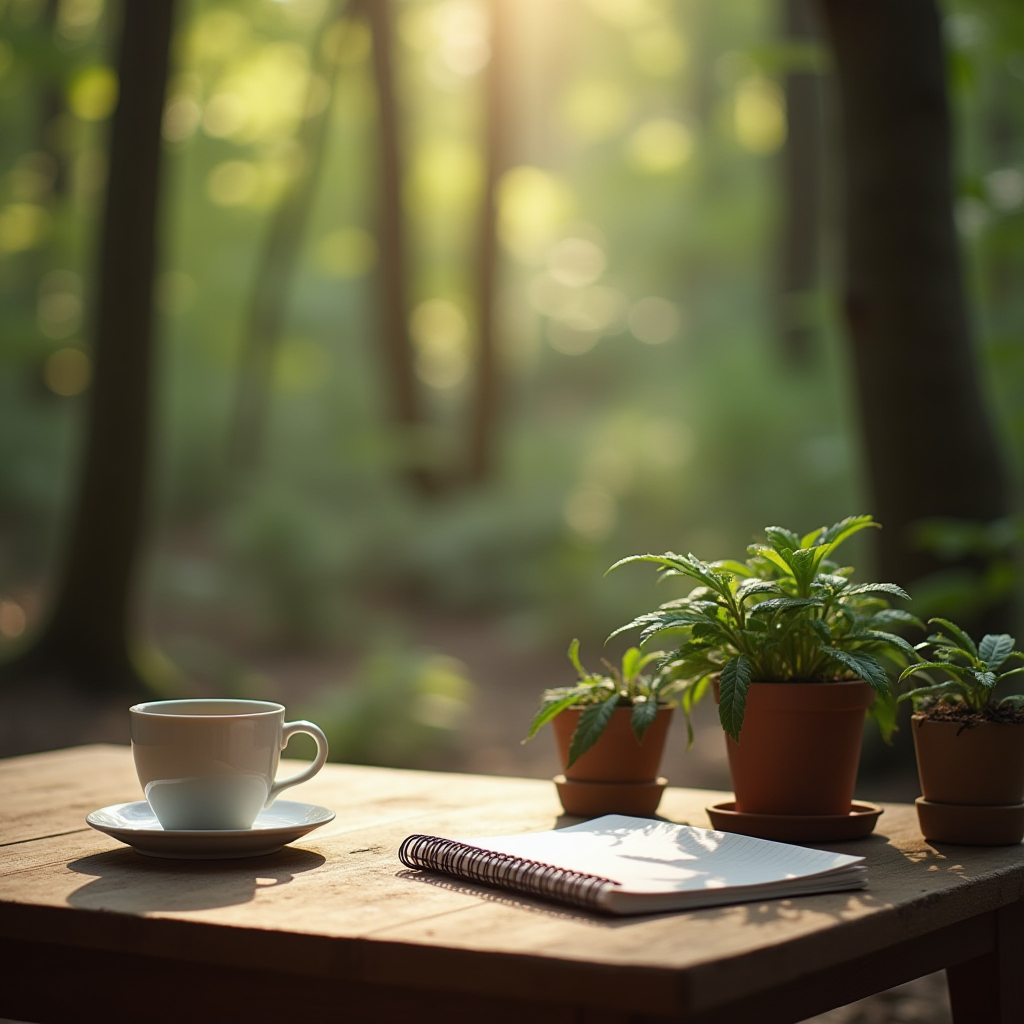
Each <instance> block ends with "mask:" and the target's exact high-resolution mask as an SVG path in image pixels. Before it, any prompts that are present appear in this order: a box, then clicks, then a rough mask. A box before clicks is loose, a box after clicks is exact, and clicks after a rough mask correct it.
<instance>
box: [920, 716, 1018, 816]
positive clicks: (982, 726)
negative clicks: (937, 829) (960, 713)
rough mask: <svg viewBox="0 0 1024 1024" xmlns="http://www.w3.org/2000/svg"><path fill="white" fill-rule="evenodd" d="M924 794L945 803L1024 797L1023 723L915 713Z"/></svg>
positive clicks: (996, 801) (988, 802)
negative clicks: (975, 721) (973, 722)
mask: <svg viewBox="0 0 1024 1024" xmlns="http://www.w3.org/2000/svg"><path fill="white" fill-rule="evenodd" d="M910 722H911V730H912V732H913V734H914V749H915V750H916V751H917V772H918V776H919V777H920V779H921V792H922V793H923V794H924V798H925V800H928V801H929V802H932V803H941V804H974V805H987V806H991V805H999V806H1005V805H1007V804H1019V803H1022V802H1024V725H1020V724H1013V723H1006V722H979V723H978V724H977V725H972V726H969V727H967V728H964V725H963V723H962V722H937V721H932V720H931V719H929V718H928V717H927V716H926V715H914V716H913V717H912V718H911V719H910Z"/></svg>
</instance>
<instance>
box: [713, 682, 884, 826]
mask: <svg viewBox="0 0 1024 1024" xmlns="http://www.w3.org/2000/svg"><path fill="white" fill-rule="evenodd" d="M718 696H719V694H718V686H717V684H716V686H715V699H716V700H717V699H718ZM874 699H875V695H874V691H873V690H872V689H871V687H870V686H868V684H867V683H865V682H861V681H860V680H857V681H854V682H831V683H766V682H754V683H751V684H750V688H749V689H748V690H747V703H746V710H745V712H744V716H743V727H742V729H741V730H740V741H739V743H736V741H735V740H733V739H732V737H731V736H728V735H726V738H725V739H726V749H727V751H728V754H729V770H730V772H731V774H732V785H733V791H734V792H735V794H736V810H737V811H740V812H742V813H751V814H793V815H820V814H824V815H835V814H849V813H850V806H851V803H852V800H853V789H854V786H855V785H856V782H857V765H858V764H859V762H860V747H861V739H862V738H863V735H864V712H865V711H866V710H867V709H868V708H869V707H870V706H871V704H872V702H873V701H874Z"/></svg>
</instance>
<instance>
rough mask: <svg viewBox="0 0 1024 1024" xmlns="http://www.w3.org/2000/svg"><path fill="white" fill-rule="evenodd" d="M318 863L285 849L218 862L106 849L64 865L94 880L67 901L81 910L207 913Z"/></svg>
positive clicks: (318, 859) (249, 897)
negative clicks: (195, 911)
mask: <svg viewBox="0 0 1024 1024" xmlns="http://www.w3.org/2000/svg"><path fill="white" fill-rule="evenodd" d="M324 863H325V858H324V857H322V856H321V855H320V854H318V853H312V852H310V851H309V850H300V849H293V848H290V847H285V848H284V849H283V850H280V851H279V852H277V853H274V854H271V855H270V856H267V857H253V858H252V859H246V860H222V861H213V860H206V861H185V860H158V859H156V858H149V857H143V856H141V855H139V854H137V853H135V852H134V851H132V850H110V851H107V852H105V853H98V854H94V855H93V856H91V857H82V858H81V859H80V860H74V861H71V863H69V864H68V868H69V869H70V870H71V871H74V872H76V873H77V874H80V875H92V876H94V877H93V880H92V881H91V882H88V883H86V884H85V885H83V886H82V887H81V888H79V889H76V890H75V891H74V892H73V893H71V895H70V896H68V899H67V901H68V903H69V904H70V905H71V906H73V907H79V908H82V909H85V910H110V911H114V912H116V913H126V914H144V913H147V912H148V911H154V910H170V911H174V910H210V909H212V908H214V907H229V906H235V905H237V904H239V903H248V902H249V901H250V900H252V899H253V898H254V897H255V895H256V892H257V890H259V889H264V888H270V887H276V886H281V885H287V884H288V883H289V882H291V880H292V879H293V878H294V877H295V875H298V874H301V873H302V872H303V871H311V870H313V869H314V868H318V867H320V866H321V865H322V864H324Z"/></svg>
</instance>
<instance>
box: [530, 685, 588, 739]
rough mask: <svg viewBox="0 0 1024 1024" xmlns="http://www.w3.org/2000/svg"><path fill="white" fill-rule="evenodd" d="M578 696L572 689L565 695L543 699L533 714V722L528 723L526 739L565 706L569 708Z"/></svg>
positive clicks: (535, 733)
mask: <svg viewBox="0 0 1024 1024" xmlns="http://www.w3.org/2000/svg"><path fill="white" fill-rule="evenodd" d="M579 697H580V693H579V692H578V691H576V690H573V692H571V693H568V694H566V695H565V696H562V697H558V698H555V699H553V700H546V701H544V702H543V703H542V704H541V706H540V709H539V710H538V711H537V714H536V715H535V716H534V719H533V722H532V723H531V725H530V731H529V732H528V733H527V734H526V739H527V740H532V739H533V737H534V736H536V735H537V733H538V732H539V731H540V730H541V729H542V728H543V727H544V726H545V725H547V724H548V722H550V721H551V719H552V718H555V717H557V716H558V715H560V714H561V713H562V712H563V711H565V709H566V708H571V707H572V706H573V704H575V703H576V702H577V700H579ZM523 742H524V743H525V742H526V740H523Z"/></svg>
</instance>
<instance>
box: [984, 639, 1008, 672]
mask: <svg viewBox="0 0 1024 1024" xmlns="http://www.w3.org/2000/svg"><path fill="white" fill-rule="evenodd" d="M1014 643H1015V641H1014V639H1013V637H1012V636H1010V634H1009V633H986V634H985V635H984V636H983V637H982V638H981V642H980V643H979V644H978V657H979V658H981V660H982V661H983V662H985V667H986V668H989V669H991V670H992V671H993V672H995V671H997V670H998V669H999V667H1000V666H1001V665H1002V663H1003V662H1004V661H1006V659H1007V658H1008V657H1009V656H1010V655H1011V654H1012V653H1013V645H1014Z"/></svg>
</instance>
